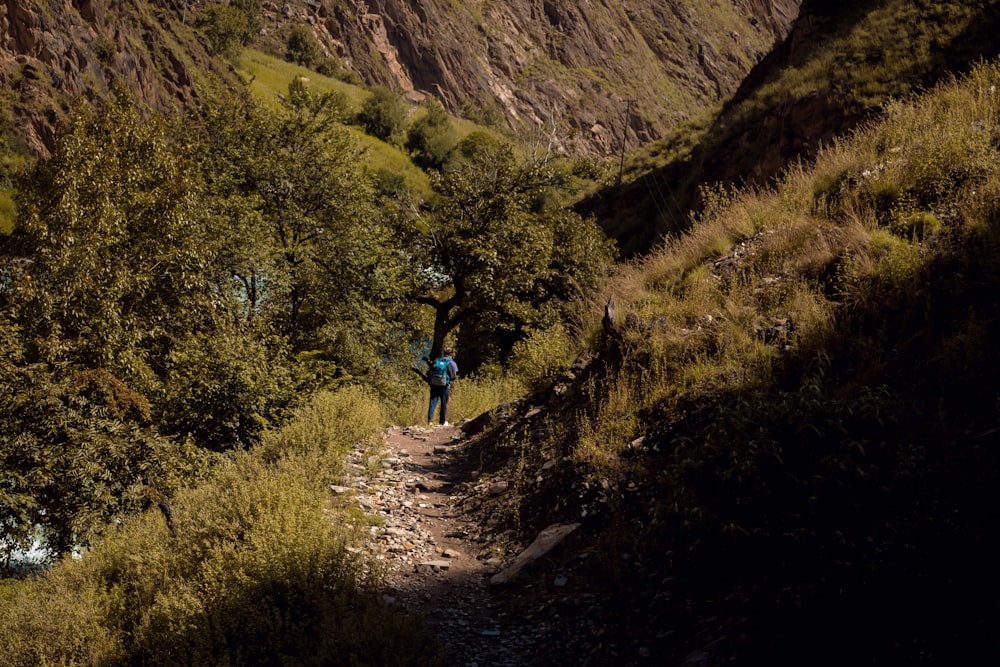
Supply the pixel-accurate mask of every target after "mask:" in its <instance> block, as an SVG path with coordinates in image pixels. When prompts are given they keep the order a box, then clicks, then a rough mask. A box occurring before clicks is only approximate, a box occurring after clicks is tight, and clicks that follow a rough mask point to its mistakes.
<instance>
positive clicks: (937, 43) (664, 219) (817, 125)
mask: <svg viewBox="0 0 1000 667" xmlns="http://www.w3.org/2000/svg"><path fill="white" fill-rule="evenodd" d="M807 5H809V7H808V10H809V11H811V14H812V16H813V19H812V27H811V28H809V31H808V32H807V33H805V34H803V35H802V36H801V37H800V40H799V41H797V42H796V47H795V48H791V47H787V48H783V49H778V50H776V51H775V52H774V53H773V54H771V56H770V57H769V59H768V60H766V61H765V62H764V63H763V64H764V65H769V67H767V68H766V69H763V70H762V71H761V72H759V73H757V74H755V75H754V76H755V77H757V78H759V79H760V81H759V82H754V83H755V85H747V86H744V89H745V90H744V92H742V93H739V94H738V95H737V97H735V98H733V99H732V100H729V101H728V102H726V104H725V105H724V106H723V107H722V108H720V109H718V110H716V111H717V113H715V114H713V115H712V117H710V118H705V117H697V118H693V119H692V121H689V122H688V123H685V124H682V125H681V126H680V127H679V128H678V130H677V131H676V132H674V133H672V134H671V135H670V136H668V137H665V138H664V139H662V140H660V141H658V142H655V143H653V144H651V145H650V146H648V147H646V148H644V149H643V150H641V151H638V152H637V154H636V155H634V156H630V160H629V165H627V168H626V170H625V178H624V182H625V187H622V188H616V187H612V184H608V187H605V188H604V189H602V190H600V191H599V192H597V193H595V194H594V196H593V197H592V198H591V199H590V200H589V201H588V202H587V203H585V204H584V205H583V207H582V208H583V209H584V210H586V211H590V212H594V213H595V214H596V215H597V216H598V217H599V218H600V219H601V224H602V226H603V228H604V229H605V230H606V231H607V232H608V233H609V235H610V236H612V237H613V238H615V239H616V240H618V241H619V245H620V246H621V248H622V251H623V253H624V254H625V255H626V256H633V255H636V254H642V253H645V252H647V251H648V250H649V249H650V248H652V247H653V246H655V245H656V243H658V242H659V241H660V240H661V239H662V238H664V237H667V236H671V235H675V234H677V233H680V232H683V231H684V230H686V229H688V228H689V227H690V225H691V220H692V215H693V214H692V212H693V211H697V210H700V208H701V206H702V204H703V201H702V198H701V188H702V187H703V186H704V185H706V184H710V183H713V182H723V183H755V184H765V183H767V182H769V181H770V180H771V179H773V178H774V177H776V176H777V172H778V170H780V169H782V168H783V167H784V166H785V165H786V164H787V163H788V161H789V160H793V159H795V158H797V157H798V158H802V159H806V160H811V159H812V158H813V157H814V156H815V155H816V152H817V151H818V150H819V149H820V148H821V147H822V146H823V144H824V143H826V142H830V141H832V140H834V138H835V137H836V136H837V135H839V134H842V133H844V132H847V131H849V130H850V129H851V128H853V127H855V126H857V125H858V124H859V123H863V122H865V121H866V120H867V119H870V118H872V117H875V116H876V115H877V114H879V113H880V112H881V111H882V109H883V106H884V105H885V104H886V103H887V102H888V101H889V100H891V99H894V98H896V99H898V98H902V97H905V96H907V95H909V94H910V93H913V92H916V91H920V90H924V89H926V88H928V87H930V86H932V85H934V84H935V83H936V82H938V81H941V80H943V79H946V78H947V77H948V76H950V75H951V73H952V72H955V71H964V70H965V69H967V68H968V67H969V64H970V63H972V62H975V61H976V60H977V59H979V58H983V57H986V58H989V57H993V56H994V55H996V54H997V52H998V51H997V47H996V45H995V43H994V40H993V39H992V35H993V34H996V31H997V29H998V27H1000V23H998V21H1000V15H998V13H997V12H996V9H995V5H994V3H968V2H959V1H957V0H956V1H952V2H931V1H924V0H921V1H919V2H909V1H907V0H890V1H887V2H880V3H862V2H854V3H850V2H849V3H844V6H841V5H837V7H836V8H835V9H834V8H824V7H825V6H824V3H823V2H815V3H811V4H810V3H807ZM651 221H652V222H651Z"/></svg>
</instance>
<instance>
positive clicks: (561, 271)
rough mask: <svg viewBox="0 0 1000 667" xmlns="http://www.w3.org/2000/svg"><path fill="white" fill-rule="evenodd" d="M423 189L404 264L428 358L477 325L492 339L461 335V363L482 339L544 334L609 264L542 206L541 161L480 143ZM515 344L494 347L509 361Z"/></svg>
mask: <svg viewBox="0 0 1000 667" xmlns="http://www.w3.org/2000/svg"><path fill="white" fill-rule="evenodd" d="M432 182H433V185H434V192H435V197H434V199H433V200H432V201H431V202H430V205H429V207H428V209H427V211H426V215H425V216H423V218H422V221H423V223H424V224H425V225H426V233H425V234H424V235H423V236H422V237H421V238H419V239H418V240H417V243H416V252H415V253H414V254H413V259H414V262H415V263H416V266H415V270H414V274H415V275H416V276H417V277H418V279H419V282H418V283H417V284H416V285H415V290H414V292H413V294H414V298H415V300H416V301H417V302H419V303H421V304H423V305H426V306H430V307H431V308H432V309H433V310H434V332H433V336H432V342H431V351H432V355H436V354H438V353H439V352H440V350H441V348H442V347H443V345H444V341H445V338H446V337H447V336H448V335H449V334H450V333H451V332H452V331H454V330H455V329H457V328H459V327H466V326H467V325H468V324H469V323H471V322H473V321H474V320H478V322H479V323H480V324H482V323H483V322H489V323H490V325H491V328H493V331H492V332H491V331H481V330H479V329H478V328H477V327H475V326H467V328H464V329H462V331H463V333H464V334H465V335H464V336H463V339H464V340H463V343H464V344H465V346H466V351H467V354H466V357H467V358H470V357H471V359H472V360H473V361H474V362H475V361H483V360H485V357H486V355H485V354H484V351H485V350H486V349H488V348H489V347H490V346H491V344H492V343H494V342H495V341H491V340H489V337H490V336H496V335H498V334H500V335H502V334H503V332H504V331H515V332H516V331H518V330H520V329H522V328H523V327H525V326H529V325H531V326H539V325H542V326H544V325H546V324H548V325H551V324H553V323H554V322H555V321H556V319H557V317H558V315H559V313H558V312H556V310H554V309H557V307H559V306H563V305H565V304H566V303H567V302H569V301H571V300H573V299H574V298H576V297H579V296H580V295H581V294H582V293H583V292H584V291H585V290H588V289H591V288H593V287H594V286H596V284H597V281H598V280H599V279H600V278H601V277H602V276H603V275H604V272H605V271H606V270H607V269H608V267H609V265H610V264H611V262H612V260H613V257H614V255H613V246H612V244H611V243H610V242H609V241H608V240H607V239H606V238H605V237H604V235H603V233H602V232H601V231H600V230H599V229H598V228H597V226H596V225H595V224H594V223H593V221H590V220H585V219H583V218H581V217H580V216H579V215H577V214H576V213H574V212H572V211H569V210H566V209H563V208H559V207H550V206H546V205H545V201H546V200H545V197H544V194H545V193H546V192H547V191H548V190H549V189H551V188H553V187H554V186H556V185H557V184H558V183H559V175H558V172H557V171H556V170H554V169H553V167H552V164H551V161H550V160H549V159H547V158H532V159H518V158H517V156H516V155H515V153H514V150H513V147H512V146H510V145H509V144H504V143H499V144H496V145H493V144H489V143H487V144H485V145H484V148H483V150H482V151H481V152H478V153H474V154H472V155H470V156H468V157H467V158H466V159H463V160H457V161H455V162H454V163H453V164H452V167H451V168H449V169H446V170H445V171H444V172H443V173H440V174H432ZM497 329H499V331H497ZM480 336H485V337H486V338H480V339H479V340H477V338H479V337H480ZM514 339H516V336H514V337H511V340H510V341H509V342H508V343H507V345H505V346H501V347H502V348H503V349H505V350H506V351H509V347H510V345H512V343H513V340H514Z"/></svg>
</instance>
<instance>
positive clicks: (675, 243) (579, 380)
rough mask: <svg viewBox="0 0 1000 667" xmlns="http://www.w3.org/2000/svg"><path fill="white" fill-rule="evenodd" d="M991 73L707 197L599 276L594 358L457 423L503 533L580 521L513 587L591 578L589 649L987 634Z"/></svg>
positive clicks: (848, 643) (914, 649)
mask: <svg viewBox="0 0 1000 667" xmlns="http://www.w3.org/2000/svg"><path fill="white" fill-rule="evenodd" d="M998 91H1000V62H997V61H993V62H991V63H988V64H986V65H978V66H976V67H975V68H974V69H973V71H972V72H971V73H969V74H968V75H967V76H965V77H963V78H961V79H959V80H958V81H952V82H948V83H946V84H942V85H940V86H938V87H937V88H935V89H934V90H932V91H930V92H929V93H927V94H925V95H920V96H917V97H915V98H913V99H911V100H908V101H906V102H895V103H892V104H889V105H887V108H886V112H885V115H884V118H883V119H881V120H880V121H878V122H872V123H869V124H866V125H865V126H864V127H863V128H861V129H859V131H858V132H856V133H854V134H852V136H851V137H849V138H846V139H844V140H842V141H840V142H838V143H837V144H836V145H835V146H832V147H830V148H827V149H824V150H823V151H821V152H820V153H819V155H818V157H817V160H816V163H815V165H814V166H812V167H808V168H807V167H803V168H798V169H795V170H792V171H791V172H790V173H789V174H788V175H787V177H786V178H784V179H782V181H781V182H780V183H779V184H777V185H776V186H775V188H774V191H766V192H757V191H753V190H751V189H746V190H743V191H740V192H734V193H730V194H728V195H727V196H726V197H722V198H719V199H718V200H716V201H714V202H713V207H712V210H711V212H709V213H708V214H706V215H705V216H704V218H703V219H702V220H701V221H700V222H699V224H698V225H697V226H696V227H695V228H694V229H692V230H690V231H689V232H688V233H685V234H683V235H680V236H679V237H678V238H676V239H673V240H671V241H670V242H669V243H668V244H666V245H665V246H664V247H662V248H659V249H657V250H655V251H653V252H652V253H650V254H649V255H648V256H647V257H646V258H645V259H644V260H643V261H641V262H636V263H635V264H633V265H631V266H629V267H628V268H626V269H624V270H623V272H622V275H620V276H619V277H618V278H616V279H615V280H614V281H613V282H612V284H610V285H609V287H608V293H610V294H612V295H613V296H614V297H615V307H614V308H613V309H609V310H610V312H608V314H607V315H606V321H608V325H607V327H606V334H605V336H604V337H603V338H598V337H597V336H594V337H593V339H592V340H594V341H595V343H596V345H595V348H596V350H597V353H596V355H595V358H594V359H593V360H590V361H589V363H588V364H586V365H584V366H581V367H579V368H577V369H575V370H574V373H573V374H572V375H567V376H566V377H565V379H564V382H563V383H561V384H560V385H557V386H556V388H555V389H554V390H553V391H552V392H549V393H539V394H537V395H535V396H530V397H526V398H524V399H523V400H521V401H518V402H516V403H514V404H511V405H508V406H505V407H504V408H502V409H498V410H496V411H494V412H493V413H492V414H489V415H484V417H483V418H482V419H479V420H476V422H473V423H471V424H467V425H464V426H463V430H465V431H466V433H467V435H469V436H470V437H471V438H473V441H472V443H471V444H470V445H469V446H470V447H472V448H474V451H473V452H472V454H471V458H472V460H473V461H475V462H477V466H478V469H479V470H481V471H482V473H481V474H482V476H483V477H484V478H487V479H490V480H491V481H492V482H493V483H497V482H498V481H500V480H502V481H507V482H508V484H507V488H508V489H509V491H508V492H507V493H506V494H504V495H503V496H500V497H498V498H485V499H484V500H483V505H482V509H481V513H480V516H481V520H482V522H483V524H484V528H483V532H484V533H488V534H491V535H493V536H494V537H493V540H494V541H495V542H502V540H501V539H499V538H498V537H496V536H497V535H500V534H504V535H508V536H512V538H511V540H512V542H513V543H514V545H515V547H516V546H519V545H521V546H523V545H525V544H527V543H528V542H529V541H530V540H531V539H532V538H533V537H534V536H535V535H536V534H538V531H540V530H541V529H543V528H545V527H546V526H548V525H551V524H554V523H566V522H582V524H583V525H582V526H581V528H580V530H578V531H577V532H575V533H574V535H573V538H572V539H571V540H570V541H568V542H567V544H566V545H565V550H564V553H563V554H562V555H561V556H560V557H559V559H558V560H553V561H550V562H547V563H542V564H541V565H540V566H539V567H538V568H537V569H536V570H534V571H533V573H532V574H531V575H530V577H528V578H527V579H526V581H523V582H521V583H520V588H519V592H520V591H528V590H530V591H532V592H534V593H536V594H537V595H539V596H540V597H543V598H546V599H547V600H548V601H550V604H551V606H550V607H549V608H550V609H551V610H552V613H553V614H559V615H563V614H565V613H566V612H565V611H564V610H565V609H566V607H567V606H568V605H567V604H566V603H565V602H563V600H565V598H567V597H569V598H571V599H572V598H573V597H574V596H576V599H577V601H578V604H579V605H580V607H582V608H583V609H585V610H586V609H588V608H592V605H591V604H589V602H579V601H580V599H581V598H582V597H583V595H584V593H585V594H586V595H588V596H595V595H596V596H597V597H598V598H600V596H601V592H598V590H596V589H602V592H604V593H606V594H607V595H608V596H609V598H610V599H609V600H608V601H607V602H606V603H605V604H604V606H603V611H602V612H601V615H602V621H601V622H600V623H598V622H596V621H595V625H594V627H595V628H598V627H599V628H600V629H601V631H602V634H603V636H602V637H601V638H600V639H597V638H593V639H591V638H588V639H589V640H590V641H591V642H592V644H591V646H592V647H593V649H594V650H595V651H601V650H606V649H607V648H608V647H609V646H611V645H612V644H613V643H618V645H619V646H622V645H624V646H639V647H646V649H647V651H648V653H649V654H650V655H652V656H654V657H656V658H657V659H658V660H659V662H658V664H667V665H678V664H700V665H723V664H747V665H785V664H788V665H803V664H808V665H831V666H833V665H847V664H871V665H913V664H928V665H931V664H956V665H957V664H976V663H978V662H982V661H983V659H984V658H988V657H989V656H991V655H992V654H993V653H994V648H993V644H994V640H993V636H994V631H993V629H994V628H995V627H996V624H997V622H998V620H1000V606H998V604H997V600H998V599H1000V597H998V594H1000V577H998V576H997V572H996V567H995V563H996V561H997V558H1000V552H998V548H997V545H996V540H995V539H994V532H995V515H996V508H997V506H998V502H1000V494H998V489H1000V412H998V410H997V407H998V405H1000V403H998V400H1000V383H998V379H997V378H998V377H1000V355H998V354H997V349H996V345H995V344H994V343H993V341H994V340H996V339H997V337H998V336H1000V318H998V316H997V313H998V312H1000V310H998V305H1000V304H998V294H1000V284H998V276H1000V267H998V264H1000V197H998V193H1000V161H998V160H997V151H998V147H1000V93H998ZM615 311H617V314H618V315H617V317H615V316H614V312H615ZM599 317H600V308H599V307H595V308H594V309H593V312H592V314H591V325H592V327H593V328H594V329H597V327H598V326H599V325H598V324H597V319H598V318H599ZM518 543H519V544H518ZM512 552H513V553H516V549H514V550H512ZM567 570H570V571H569V572H567ZM557 575H561V576H564V577H567V576H568V579H569V581H570V582H573V584H571V587H570V589H569V590H565V591H553V590H552V588H551V584H550V583H549V582H551V581H552V578H553V577H555V576H557ZM601 581H606V582H607V581H609V582H612V583H611V584H610V585H608V586H606V587H600V586H599V585H598V583H597V582H601ZM577 582H580V583H579V584H578V583H577ZM525 597H528V596H527V594H525ZM555 600H559V602H555ZM534 604H537V602H533V604H532V606H534ZM584 613H587V612H584ZM665 629H669V632H665V631H664V630H665ZM605 637H607V639H605ZM630 640H635V641H630ZM599 655H600V654H599ZM625 655H626V656H627V655H628V654H627V653H626V654H625ZM632 655H635V653H632ZM685 655H689V656H690V655H696V656H697V661H696V662H681V661H682V659H683V657H684V656H685ZM664 656H665V658H666V659H664ZM637 662H638V661H637ZM608 664H610V662H609V663H608ZM617 664H628V663H627V661H622V662H620V663H617Z"/></svg>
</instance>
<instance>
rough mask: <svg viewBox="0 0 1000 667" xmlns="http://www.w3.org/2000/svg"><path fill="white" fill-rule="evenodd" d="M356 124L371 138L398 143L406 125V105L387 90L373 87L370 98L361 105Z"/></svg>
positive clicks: (381, 87)
mask: <svg viewBox="0 0 1000 667" xmlns="http://www.w3.org/2000/svg"><path fill="white" fill-rule="evenodd" d="M358 122H359V123H361V126H362V127H363V128H365V132H367V133H368V134H370V135H371V136H373V137H376V138H378V139H381V140H382V141H386V142H389V143H399V141H400V139H401V137H402V133H403V127H404V125H405V123H406V105H405V104H404V103H403V100H402V99H400V97H399V95H397V94H396V93H394V92H392V91H391V90H389V89H388V88H386V87H384V86H375V87H374V88H372V94H371V96H370V97H369V98H368V99H366V100H365V101H364V103H362V105H361V111H360V112H359V113H358Z"/></svg>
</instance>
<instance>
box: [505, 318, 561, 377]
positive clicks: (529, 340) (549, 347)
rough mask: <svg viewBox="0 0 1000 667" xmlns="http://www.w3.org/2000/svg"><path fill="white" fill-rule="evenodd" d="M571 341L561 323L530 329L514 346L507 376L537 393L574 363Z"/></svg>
mask: <svg viewBox="0 0 1000 667" xmlns="http://www.w3.org/2000/svg"><path fill="white" fill-rule="evenodd" d="M575 357H576V355H575V349H574V346H573V340H572V338H571V337H570V335H569V333H568V332H567V331H566V328H565V327H564V326H563V325H562V324H555V325H553V326H551V327H549V328H548V329H544V330H543V329H534V330H531V331H529V332H528V333H527V335H526V337H525V338H524V339H522V340H520V341H518V342H516V343H514V348H513V358H512V359H511V363H510V370H511V373H512V374H513V375H514V377H516V378H517V379H518V380H519V381H520V382H522V383H524V384H525V386H527V387H528V389H530V390H532V391H539V390H541V389H544V388H546V387H549V386H551V385H552V384H553V383H554V382H556V381H557V380H558V379H559V378H561V377H563V376H565V375H566V373H567V372H568V371H569V369H570V367H571V366H572V365H573V362H574V361H575Z"/></svg>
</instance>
